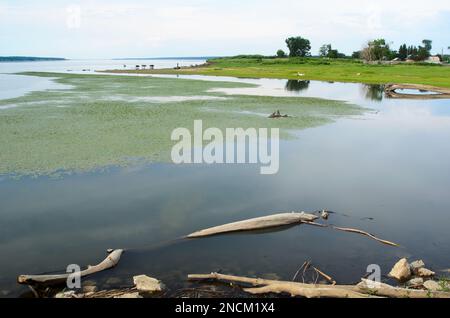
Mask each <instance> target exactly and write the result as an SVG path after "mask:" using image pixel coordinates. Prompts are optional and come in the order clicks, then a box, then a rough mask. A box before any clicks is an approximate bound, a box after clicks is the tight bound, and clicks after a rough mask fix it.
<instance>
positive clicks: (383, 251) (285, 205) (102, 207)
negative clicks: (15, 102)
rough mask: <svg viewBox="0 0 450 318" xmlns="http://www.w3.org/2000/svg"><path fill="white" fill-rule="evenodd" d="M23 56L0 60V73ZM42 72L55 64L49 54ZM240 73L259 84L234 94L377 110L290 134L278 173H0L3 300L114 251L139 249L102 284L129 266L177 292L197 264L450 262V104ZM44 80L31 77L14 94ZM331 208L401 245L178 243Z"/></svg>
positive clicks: (260, 237) (314, 231)
mask: <svg viewBox="0 0 450 318" xmlns="http://www.w3.org/2000/svg"><path fill="white" fill-rule="evenodd" d="M166 62H167V61H166ZM53 63H60V62H53ZM66 63H68V62H66ZM95 63H96V62H92V61H91V63H84V64H83V65H82V66H81V67H82V68H85V67H87V66H85V64H90V65H91V66H90V67H89V68H91V69H94V67H93V66H95ZM102 63H106V62H102ZM102 63H99V64H102ZM108 63H115V64H114V65H116V64H117V65H118V66H117V67H119V65H121V64H123V63H122V62H120V61H119V62H117V61H113V62H111V61H109V62H108ZM128 63H129V64H131V63H130V62H128ZM132 63H134V62H132ZM167 63H171V64H174V61H169V62H167ZM175 63H176V62H175ZM188 63H189V64H197V63H199V62H198V61H196V62H194V63H191V62H188ZM28 64H30V63H28ZM146 64H150V63H149V62H148V61H147V63H146ZM154 64H157V63H156V62H155V63H154ZM23 65H24V64H21V65H20V66H16V68H14V67H12V66H11V64H10V65H6V69H5V66H4V65H0V73H4V72H16V71H18V70H24V69H23ZM30 65H31V64H30ZM48 65H52V67H54V68H55V69H50V68H49V67H48ZM103 66H104V68H105V69H107V68H111V64H107V65H103ZM21 67H22V69H21ZM28 68H29V67H28ZM32 68H33V69H34V70H42V71H45V70H55V71H57V70H58V69H56V66H55V64H49V63H35V64H32ZM72 68H73V67H72ZM26 69H27V68H26ZM67 69H68V68H67V65H64V66H63V67H62V68H59V71H65V70H67ZM97 69H99V68H97ZM5 76H11V75H3V77H5ZM194 78H200V79H209V78H205V77H194ZM211 80H214V78H211ZM221 80H223V79H221ZM230 80H236V79H230ZM240 81H246V82H251V83H258V84H260V85H261V87H260V88H257V89H254V88H252V89H241V90H239V91H228V92H227V93H230V94H234V93H240V94H242V93H244V94H263V95H274V96H284V95H289V96H312V97H322V98H328V99H339V100H346V101H349V102H352V103H357V104H359V105H361V106H365V107H370V108H372V109H374V110H375V111H374V112H370V113H368V114H367V115H364V116H362V117H360V118H352V119H343V120H338V121H337V122H336V123H333V124H330V125H326V126H322V127H318V128H313V129H308V130H304V131H299V132H298V133H297V135H298V138H297V139H295V140H289V141H282V142H281V149H280V151H281V153H280V172H279V173H278V174H277V175H273V176H262V175H260V174H259V168H258V167H257V166H252V165H224V166H174V165H171V164H151V165H146V166H135V167H131V168H112V169H109V170H108V171H106V172H96V171H94V172H91V173H86V174H80V175H72V176H66V177H64V178H62V179H57V180H54V179H50V178H46V177H40V178H37V179H33V178H23V179H20V180H11V179H9V178H6V177H3V178H2V177H0V255H1V261H0V296H3V297H15V296H19V295H21V294H23V293H25V292H27V289H26V288H23V287H20V286H17V285H16V284H15V277H16V276H17V275H18V274H23V273H30V274H31V273H33V274H35V273H43V272H51V271H58V270H64V269H65V267H66V266H67V265H68V264H70V263H77V264H82V265H87V264H96V263H98V262H99V261H100V260H101V259H103V258H104V255H105V251H106V249H108V248H129V250H128V251H127V252H126V254H125V256H124V257H123V259H122V261H121V263H120V264H119V266H118V267H117V268H115V269H114V270H112V271H108V272H106V273H102V274H100V275H97V276H95V277H93V279H94V280H96V281H97V283H98V284H99V285H101V286H103V287H120V286H126V285H130V284H131V277H132V276H133V275H135V274H147V275H151V276H154V277H157V278H158V279H161V280H162V281H163V282H165V283H166V285H167V286H168V287H169V289H171V290H175V289H177V288H182V287H186V286H187V283H186V275H187V274H189V273H209V272H211V271H219V270H220V271H222V272H223V273H227V274H236V275H243V276H245V275H248V276H266V277H272V278H273V277H278V278H280V279H285V280H291V279H292V277H293V275H294V274H295V272H296V271H297V269H298V268H299V267H300V266H301V265H302V264H303V262H304V261H305V260H311V261H312V262H313V264H314V265H315V266H316V267H318V268H320V269H321V270H322V271H324V272H326V273H327V274H329V275H331V276H332V277H333V278H334V279H336V280H337V281H338V282H339V283H345V284H348V283H354V282H358V281H359V279H360V278H361V277H362V276H364V275H365V273H366V268H367V265H369V264H379V265H380V266H381V268H382V271H383V273H385V274H386V273H387V272H388V271H389V270H390V268H391V267H392V265H393V264H394V263H395V262H396V261H397V260H398V259H399V258H401V257H409V258H411V259H416V258H422V259H424V261H425V263H426V264H427V266H428V267H430V268H432V269H434V270H436V271H439V270H440V269H444V268H450V230H449V227H450V195H449V193H450V142H449V140H450V101H449V100H393V99H386V98H384V96H383V93H382V90H381V88H380V87H378V86H367V85H362V84H343V83H324V82H313V81H311V82H307V81H289V82H288V81H285V80H266V79H263V80H240ZM47 84H48V85H55V84H52V83H51V82H50V83H47ZM47 84H45V83H44V84H42V83H41V84H39V85H41V86H39V85H38V84H36V83H32V82H28V84H27V81H23V82H22V83H21V84H17V85H16V89H15V94H21V93H23V92H26V91H29V90H30V89H37V90H39V89H44V88H45V86H46V85H47ZM2 85H3V86H2V87H4V85H6V84H5V83H3V84H2ZM36 85H38V86H36ZM19 86H21V88H17V87H19ZM7 87H8V85H7ZM9 87H12V86H11V85H10V86H9ZM31 87H34V88H31ZM13 90H14V89H10V92H9V93H8V94H9V96H12V95H13V92H12V91H13ZM3 93H4V96H6V93H5V91H3ZM0 94H2V93H1V91H0ZM4 96H2V98H6V97H4ZM280 108H282V107H281V106H280ZM0 115H1V110H0ZM0 147H1V145H0ZM321 209H329V210H332V211H335V212H336V214H332V215H331V219H330V223H332V224H336V225H339V226H345V227H355V228H360V229H363V230H366V231H369V232H372V233H373V234H376V235H377V236H379V237H381V238H384V239H387V240H390V241H394V242H397V243H399V244H400V245H401V246H402V247H401V248H393V247H390V246H386V245H381V244H380V243H378V242H376V241H373V240H371V239H369V238H367V237H364V236H360V235H357V234H351V233H344V232H338V231H333V230H331V229H322V228H316V227H310V226H297V227H292V228H290V229H286V230H283V231H272V232H265V233H253V234H235V235H227V236H219V237H213V238H208V239H203V240H195V241H174V240H175V239H176V238H178V237H181V236H183V235H185V234H188V233H191V232H193V231H195V230H198V229H202V228H205V227H209V226H214V225H219V224H222V223H226V222H232V221H237V220H242V219H246V218H251V217H256V216H262V215H268V214H271V213H276V212H287V211H302V210H304V211H315V210H321ZM111 277H114V278H115V279H113V280H111Z"/></svg>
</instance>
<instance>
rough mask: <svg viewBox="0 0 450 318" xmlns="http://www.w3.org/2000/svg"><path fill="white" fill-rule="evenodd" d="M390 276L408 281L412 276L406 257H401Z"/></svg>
mask: <svg viewBox="0 0 450 318" xmlns="http://www.w3.org/2000/svg"><path fill="white" fill-rule="evenodd" d="M389 277H392V278H395V279H396V280H398V281H406V280H408V279H409V278H410V277H411V269H410V267H409V263H408V260H407V259H406V258H403V259H401V260H400V261H398V262H397V264H395V265H394V268H392V270H391V272H390V273H389Z"/></svg>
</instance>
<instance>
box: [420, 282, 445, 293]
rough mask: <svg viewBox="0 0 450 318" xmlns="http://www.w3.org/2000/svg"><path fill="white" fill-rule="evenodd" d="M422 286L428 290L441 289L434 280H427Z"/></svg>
mask: <svg viewBox="0 0 450 318" xmlns="http://www.w3.org/2000/svg"><path fill="white" fill-rule="evenodd" d="M423 286H424V287H425V288H426V289H428V290H429V291H433V292H434V291H439V290H441V286H440V285H439V284H438V283H437V282H435V281H434V280H428V281H426V282H425V283H424V284H423Z"/></svg>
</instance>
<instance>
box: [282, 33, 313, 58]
mask: <svg viewBox="0 0 450 318" xmlns="http://www.w3.org/2000/svg"><path fill="white" fill-rule="evenodd" d="M286 45H287V47H288V48H289V56H290V57H305V56H309V55H310V51H311V42H309V40H308V39H304V38H302V37H301V36H297V37H290V38H288V39H286Z"/></svg>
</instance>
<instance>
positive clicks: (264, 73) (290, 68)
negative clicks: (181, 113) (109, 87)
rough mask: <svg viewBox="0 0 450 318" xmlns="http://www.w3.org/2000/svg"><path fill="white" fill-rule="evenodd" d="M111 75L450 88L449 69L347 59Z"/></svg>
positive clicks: (237, 62)
mask: <svg viewBox="0 0 450 318" xmlns="http://www.w3.org/2000/svg"><path fill="white" fill-rule="evenodd" d="M115 72H119V73H134V72H136V73H160V74H198V75H215V76H234V77H241V78H245V77H247V78H281V79H305V80H321V81H336V82H357V83H367V84H387V83H398V84H403V83H404V84H425V85H433V86H439V87H447V88H450V66H443V65H432V64H397V65H368V64H364V63H362V62H361V61H359V60H351V59H336V60H331V59H321V58H276V59H275V58H218V59H214V60H211V61H210V63H209V65H207V66H203V67H195V68H183V69H181V70H173V69H165V70H154V71H150V70H147V71H129V70H119V71H115ZM299 74H301V75H299Z"/></svg>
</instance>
